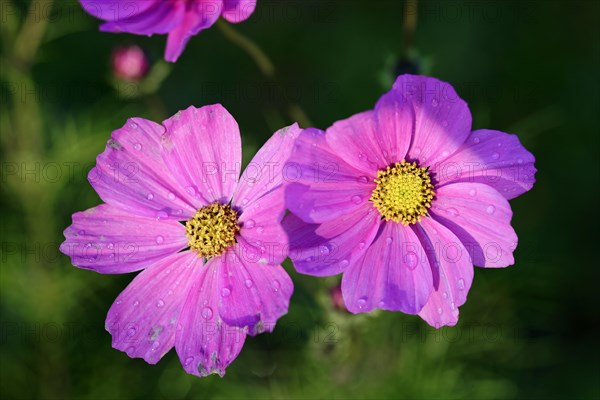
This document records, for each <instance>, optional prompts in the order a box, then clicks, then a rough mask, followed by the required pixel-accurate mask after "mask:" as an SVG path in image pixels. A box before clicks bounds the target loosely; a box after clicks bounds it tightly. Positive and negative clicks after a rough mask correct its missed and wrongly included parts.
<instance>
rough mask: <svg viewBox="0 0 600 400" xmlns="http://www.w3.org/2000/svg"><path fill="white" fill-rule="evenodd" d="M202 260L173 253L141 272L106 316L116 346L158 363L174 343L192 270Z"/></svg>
mask: <svg viewBox="0 0 600 400" xmlns="http://www.w3.org/2000/svg"><path fill="white" fill-rule="evenodd" d="M200 268H202V261H201V259H200V258H198V257H196V255H195V254H194V253H192V252H184V253H179V254H173V255H171V256H170V257H167V258H165V259H163V260H162V261H160V262H158V263H156V264H154V265H152V266H151V267H149V268H148V269H146V270H144V271H142V272H141V273H140V274H139V275H138V276H136V277H135V279H134V280H133V281H132V282H131V283H130V284H129V286H127V288H126V289H125V290H124V291H123V292H121V294H120V295H119V296H118V297H117V300H116V301H115V302H114V304H113V305H112V307H111V308H110V310H109V311H108V316H107V317H106V330H107V331H108V332H110V334H111V335H112V345H113V347H114V348H115V349H118V350H121V351H124V352H126V353H127V355H128V356H129V357H132V358H137V357H139V358H143V359H144V360H146V362H148V363H150V364H156V363H157V362H158V361H159V360H160V359H161V358H162V356H164V355H165V354H166V353H167V352H168V351H169V350H170V349H171V348H172V347H173V346H174V344H175V332H176V328H177V324H178V323H179V318H180V314H181V311H182V309H183V304H184V301H185V299H186V297H187V295H188V291H189V288H190V287H191V285H192V281H193V280H192V279H191V278H192V277H193V273H194V271H195V270H196V269H200Z"/></svg>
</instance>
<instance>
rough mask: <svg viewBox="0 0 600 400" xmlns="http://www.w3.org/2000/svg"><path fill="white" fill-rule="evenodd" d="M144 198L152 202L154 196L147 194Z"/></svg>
mask: <svg viewBox="0 0 600 400" xmlns="http://www.w3.org/2000/svg"><path fill="white" fill-rule="evenodd" d="M146 198H147V199H148V200H150V201H152V200H153V199H154V195H153V194H152V193H148V196H146Z"/></svg>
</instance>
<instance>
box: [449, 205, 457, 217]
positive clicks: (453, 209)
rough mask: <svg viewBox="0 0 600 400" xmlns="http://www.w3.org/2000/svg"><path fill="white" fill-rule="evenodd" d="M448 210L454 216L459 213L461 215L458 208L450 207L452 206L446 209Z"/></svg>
mask: <svg viewBox="0 0 600 400" xmlns="http://www.w3.org/2000/svg"><path fill="white" fill-rule="evenodd" d="M446 212H447V213H448V214H450V215H452V216H453V217H458V215H459V212H458V210H457V209H456V208H454V207H450V208H448V209H447V210H446Z"/></svg>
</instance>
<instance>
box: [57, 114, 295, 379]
mask: <svg viewBox="0 0 600 400" xmlns="http://www.w3.org/2000/svg"><path fill="white" fill-rule="evenodd" d="M299 133H300V129H299V128H298V126H297V125H292V126H290V127H288V128H284V129H282V130H280V131H278V132H276V133H275V134H274V135H273V136H272V137H271V139H269V141H267V143H266V144H265V145H264V146H263V147H262V148H261V149H260V150H259V151H258V153H257V154H256V156H255V157H254V159H253V160H252V161H251V162H250V164H249V165H248V167H247V168H246V169H245V171H244V173H243V174H242V175H241V176H240V169H241V166H240V165H241V162H242V154H241V150H242V147H241V141H240V133H239V129H238V125H237V123H236V121H235V119H233V117H232V116H231V115H230V114H229V113H228V112H227V110H225V109H224V108H223V107H222V106H221V105H212V106H205V107H202V108H195V107H189V108H188V109H186V110H184V111H180V112H178V113H177V114H175V115H174V116H173V117H171V118H169V119H167V120H166V121H164V122H163V123H162V125H161V124H157V123H154V122H152V121H148V120H145V119H141V118H132V119H130V120H128V122H127V123H126V124H125V125H124V126H123V127H122V128H121V129H118V130H116V131H114V132H113V134H112V137H111V139H110V140H109V141H108V144H107V146H106V150H105V151H104V152H103V153H102V154H100V155H99V156H98V158H97V160H96V166H95V168H94V169H92V170H91V171H90V174H89V180H90V182H91V184H92V186H93V187H94V189H95V190H96V192H97V193H98V195H99V196H100V198H101V199H102V200H103V201H104V202H105V204H101V205H99V206H97V207H94V208H91V209H89V210H87V211H84V212H78V213H75V214H74V215H73V224H72V225H71V226H69V227H68V228H67V229H66V230H65V238H66V240H65V242H64V243H63V244H62V245H61V247H60V249H61V251H62V252H63V253H65V254H67V255H68V256H70V257H71V261H72V263H73V265H75V266H77V267H79V268H85V269H91V270H94V271H97V272H99V273H103V274H118V273H127V272H133V271H138V270H143V271H142V272H141V273H140V274H138V275H137V276H136V277H135V278H134V279H133V281H132V282H131V284H130V285H129V286H128V287H127V288H126V289H125V290H124V291H123V292H122V293H121V294H120V295H119V296H118V297H117V300H116V301H115V303H114V304H113V305H112V307H111V308H110V310H109V312H108V317H107V319H106V329H107V330H108V331H109V332H110V333H111V335H112V337H113V339H112V343H113V347H115V348H116V349H119V350H121V351H125V352H126V353H127V354H128V355H129V356H130V357H141V358H143V359H144V360H146V361H147V362H148V363H151V364H154V363H156V362H158V361H159V360H160V358H161V357H162V356H163V355H164V354H165V353H167V352H168V351H169V350H170V349H171V348H173V347H175V349H176V351H177V354H178V355H179V358H180V360H181V362H182V364H183V366H184V368H185V370H186V371H187V372H188V373H190V374H194V375H198V376H204V375H207V374H210V373H218V374H219V375H221V376H222V375H223V374H224V373H225V368H226V367H227V366H228V365H229V364H230V363H231V362H232V361H233V360H234V359H235V358H236V357H237V355H238V353H239V352H240V350H241V349H242V345H243V344H244V340H245V337H246V334H250V335H254V334H258V333H261V332H263V331H272V330H273V328H274V326H275V322H276V321H277V320H278V318H279V317H281V316H282V315H284V314H285V313H286V312H287V309H288V304H289V300H290V297H291V295H292V291H293V286H292V281H291V280H290V278H289V276H288V275H287V273H286V272H285V270H284V269H283V268H282V267H281V265H280V264H281V262H282V261H283V259H284V258H285V257H286V256H287V247H288V246H287V235H286V233H285V231H284V230H283V228H282V227H281V225H280V221H281V219H282V217H283V214H284V211H285V209H284V205H283V194H282V181H283V177H282V176H283V164H284V162H285V160H286V158H287V157H289V155H290V153H291V151H292V147H293V143H294V139H295V138H296V137H297V136H298V134H299Z"/></svg>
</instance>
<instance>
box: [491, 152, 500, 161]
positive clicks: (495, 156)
mask: <svg viewBox="0 0 600 400" xmlns="http://www.w3.org/2000/svg"><path fill="white" fill-rule="evenodd" d="M492 158H493V159H494V160H497V159H499V158H500V154H498V153H494V154H492Z"/></svg>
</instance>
